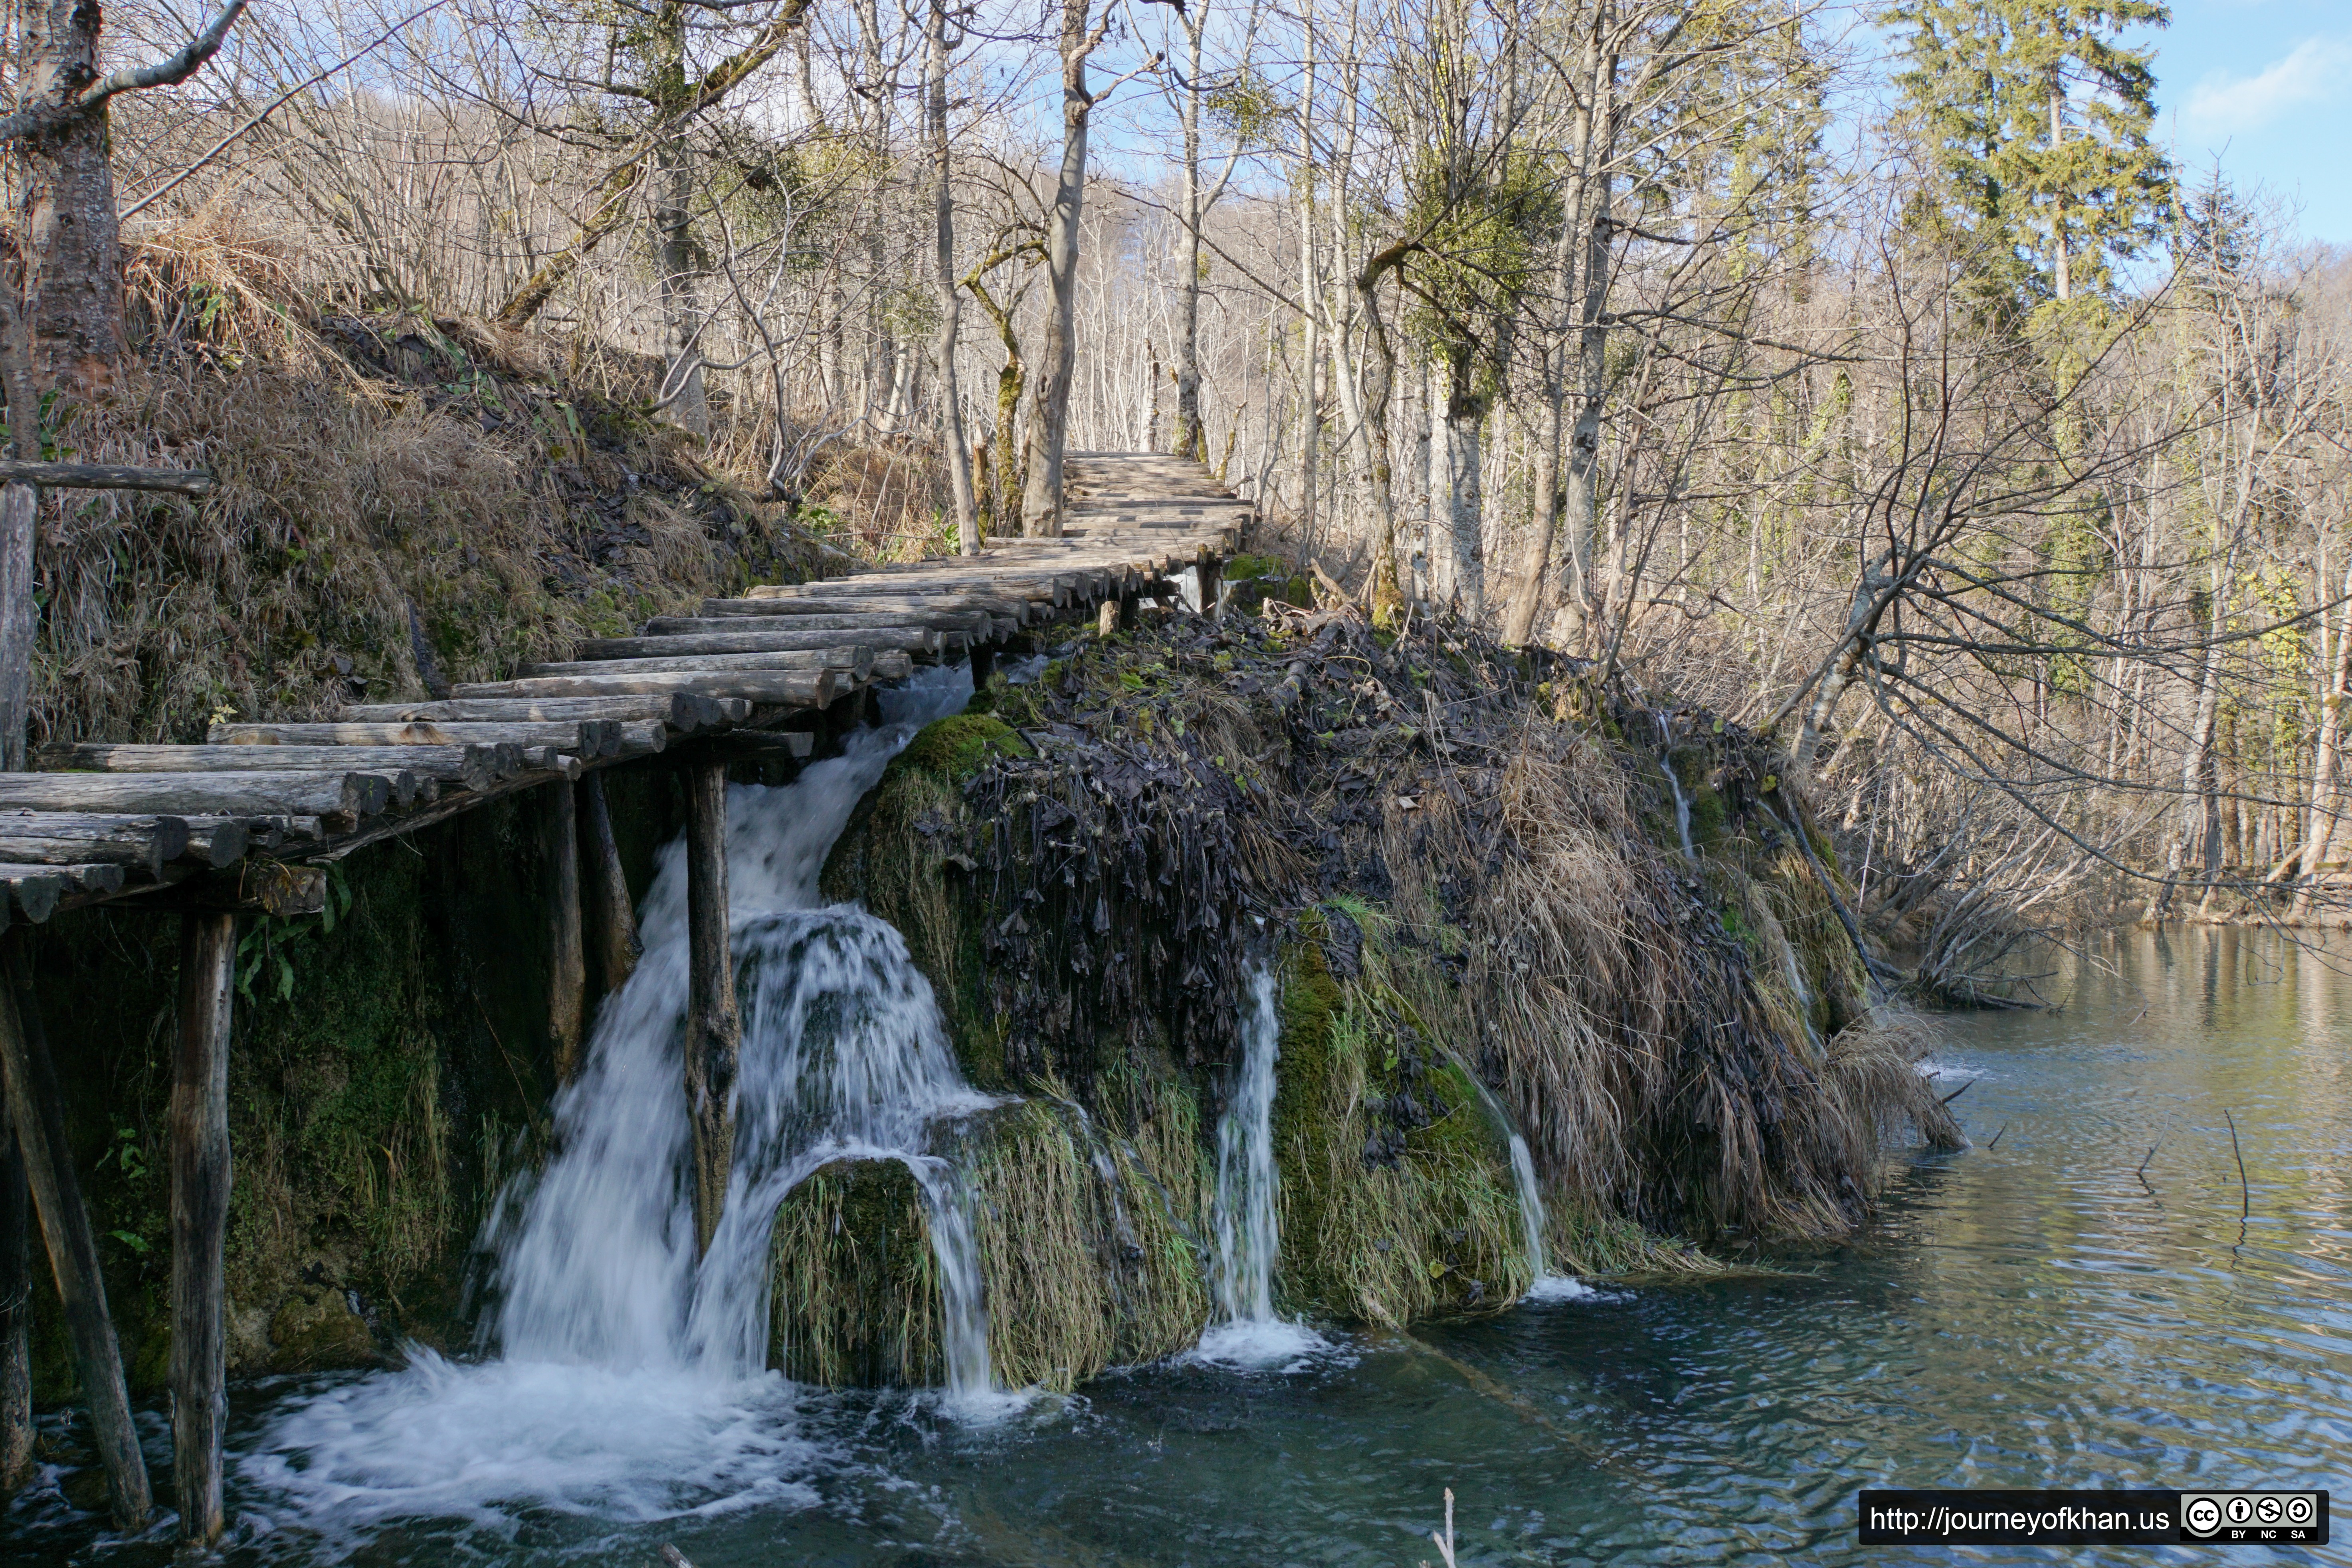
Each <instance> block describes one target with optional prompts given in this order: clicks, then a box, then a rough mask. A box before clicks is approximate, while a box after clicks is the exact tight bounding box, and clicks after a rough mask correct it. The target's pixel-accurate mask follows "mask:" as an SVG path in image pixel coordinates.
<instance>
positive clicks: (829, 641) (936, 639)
mask: <svg viewBox="0 0 2352 1568" xmlns="http://www.w3.org/2000/svg"><path fill="white" fill-rule="evenodd" d="M981 618H982V621H983V622H985V620H986V618H987V617H985V616H982V617H981ZM940 636H941V634H940V632H939V631H938V630H936V629H934V628H932V627H929V626H880V627H865V628H861V629H859V630H858V631H857V633H856V635H855V636H852V637H844V636H842V635H841V634H840V633H838V632H835V631H832V630H803V629H802V628H801V627H800V626H797V625H795V626H778V627H763V628H761V629H760V630H757V631H735V630H729V631H725V632H703V633H699V634H696V635H690V636H671V637H588V638H585V639H583V641H581V642H580V643H578V644H576V645H575V646H574V647H572V657H573V658H579V659H623V658H672V657H687V656H691V655H697V654H728V653H737V654H740V653H815V652H823V651H824V650H827V649H831V648H835V647H841V646H842V645H843V644H845V643H854V644H856V645H857V646H858V647H869V648H872V649H873V650H874V651H875V652H877V653H885V652H888V651H891V650H893V649H896V650H898V651H901V652H905V653H937V652H939V651H940Z"/></svg>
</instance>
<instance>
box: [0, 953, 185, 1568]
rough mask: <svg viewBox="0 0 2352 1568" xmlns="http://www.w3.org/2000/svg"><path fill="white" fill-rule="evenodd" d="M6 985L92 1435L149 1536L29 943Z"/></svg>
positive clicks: (0, 991) (12, 1114)
mask: <svg viewBox="0 0 2352 1568" xmlns="http://www.w3.org/2000/svg"><path fill="white" fill-rule="evenodd" d="M0 940H5V942H6V943H7V955H6V960H5V980H6V984H0V1075H4V1076H5V1088H6V1092H7V1096H8V1113H9V1118H10V1120H11V1121H13V1122H14V1123H15V1124H16V1142H17V1145H18V1147H20V1148H21V1149H22V1150H23V1151H24V1155H25V1174H26V1183H27V1184H28V1185H29V1186H30V1187H31V1188H32V1192H33V1207H34V1210H35V1211H36V1212H37V1214H38V1215H40V1218H41V1239H42V1241H43V1242H44V1243H45V1244H46V1245H47V1248H48V1254H49V1268H50V1271H51V1272H52V1273H53V1274H55V1275H56V1277H57V1282H58V1298H59V1300H62V1301H63V1303H64V1306H65V1319H66V1331H67V1333H68V1335H69V1336H70V1337H71V1339H72V1342H73V1352H74V1363H75V1366H76V1369H77V1370H78V1371H79V1373H80V1374H81V1388H82V1396H83V1397H84V1398H85V1399H87V1400H89V1425H90V1435H91V1436H92V1438H93V1439H94V1440H95V1441H96V1443H97V1445H98V1452H99V1458H100V1460H101V1461H102V1462H103V1463H104V1465H105V1467H106V1480H107V1490H108V1493H109V1494H110V1496H111V1498H112V1499H113V1502H114V1522H115V1524H116V1525H117V1526H118V1527H119V1528H121V1529H122V1530H126V1531H135V1530H143V1529H144V1528H146V1524H147V1516H148V1514H149V1513H150V1512H151V1511H152V1510H153V1507H154V1501H153V1498H152V1494H151V1493H150V1492H149V1490H148V1487H147V1467H146V1464H145V1462H144V1461H143V1460H142V1459H141V1458H140V1455H139V1433H138V1430H137V1428H135V1427H134V1426H132V1425H131V1398H130V1395H129V1394H127V1393H126V1392H125V1391H124V1388H123V1384H122V1349H121V1346H120V1345H119V1344H118V1343H116V1342H115V1338H114V1324H113V1321H112V1320H110V1318H109V1317H108V1315H107V1310H106V1281H105V1280H104V1279H101V1278H100V1275H99V1271H98V1241H97V1238H96V1237H93V1236H92V1235H91V1234H90V1228H89V1211H88V1210H87V1209H85V1208H84V1207H83V1206H82V1201H81V1184H80V1183H79V1181H78V1180H76V1178H75V1176H74V1165H73V1153H72V1151H71V1149H70V1148H69V1147H68V1145H67V1142H66V1119H65V1104H64V1101H63V1100H62V1099H61V1098H60V1097H59V1095H58V1080H57V1073H56V1071H55V1069H54V1068H52V1067H51V1066H50V1063H49V1047H48V1041H47V1038H46V1037H44V1036H43V1035H42V1033H41V1021H40V1013H39V1011H38V1009H37V1008H36V1007H35V1006H34V1005H33V992H32V986H31V984H30V979H29V975H28V973H27V972H26V966H25V958H24V952H23V950H22V949H21V948H20V947H19V946H18V945H17V943H18V942H20V941H21V940H22V939H21V938H20V937H19V936H18V935H17V933H16V932H14V931H11V932H9V933H8V935H7V936H6V937H5V939H0Z"/></svg>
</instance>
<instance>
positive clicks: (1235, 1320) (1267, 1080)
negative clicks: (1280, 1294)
mask: <svg viewBox="0 0 2352 1568" xmlns="http://www.w3.org/2000/svg"><path fill="white" fill-rule="evenodd" d="M1249 993H1250V994H1249V1013H1248V1016H1246V1017H1244V1019H1243V1021H1242V1059H1241V1063H1240V1066H1239V1067H1238V1068H1237V1069H1236V1070H1235V1074H1234V1086H1233V1092H1232V1094H1231V1095H1230V1096H1229V1097H1228V1098H1227V1100H1226V1102H1225V1113H1224V1115H1223V1117H1221V1118H1220V1119H1219V1120H1218V1122H1217V1192H1216V1199H1215V1206H1214V1208H1213V1211H1212V1216H1213V1219H1214V1221H1215V1224H1216V1242H1217V1256H1216V1258H1215V1263H1214V1267H1213V1270H1212V1274H1211V1279H1212V1282H1213V1284H1214V1286H1215V1288H1216V1297H1217V1310H1218V1312H1219V1314H1220V1318H1219V1321H1217V1322H1215V1323H1213V1324H1212V1325H1211V1326H1210V1328H1209V1331H1207V1332H1206V1333H1204V1334H1202V1336H1201V1342H1200V1344H1199V1345H1198V1346H1196V1347H1195V1348H1194V1350H1193V1352H1192V1354H1193V1356H1194V1358H1195V1359H1197V1360H1201V1361H1208V1362H1217V1363H1223V1364H1225V1365H1229V1366H1246V1367H1256V1368H1275V1367H1281V1368H1285V1369H1286V1368H1287V1367H1289V1366H1292V1365H1296V1364H1297V1363H1300V1361H1301V1360H1302V1358H1304V1357H1306V1356H1307V1355H1310V1354H1312V1353H1313V1352H1317V1351H1320V1350H1325V1349H1328V1343H1327V1342H1326V1341H1325V1340H1324V1339H1323V1337H1322V1336H1321V1335H1320V1334H1318V1333H1317V1332H1315V1331H1314V1330H1312V1329H1309V1328H1307V1327H1306V1326H1305V1325H1304V1324H1301V1323H1294V1322H1291V1321H1288V1320H1286V1319H1284V1318H1280V1317H1277V1316H1276V1314H1275V1310H1274V1268H1275V1264H1276V1261H1277V1260H1278V1259H1279V1258H1280V1257H1281V1255H1282V1232H1281V1220H1280V1211H1279V1208H1278V1205H1279V1203H1280V1200H1281V1195H1282V1194H1281V1175H1280V1173H1278V1172H1277V1171H1276V1167H1275V1163H1274V1090H1275V1076H1274V1064H1275V1063H1276V1060H1278V1059H1279V1058H1280V1057H1281V1054H1282V1051H1281V1044H1282V1018H1281V1015H1280V1013H1279V1012H1278V1011H1277V1010H1276V1006H1275V979H1274V972H1273V970H1271V969H1270V968H1267V967H1266V966H1265V965H1263V964H1261V965H1258V966H1256V967H1255V968H1253V969H1252V970H1251V972H1250V977H1249Z"/></svg>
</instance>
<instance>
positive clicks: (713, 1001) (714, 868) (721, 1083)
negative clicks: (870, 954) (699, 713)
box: [686, 763, 743, 1254]
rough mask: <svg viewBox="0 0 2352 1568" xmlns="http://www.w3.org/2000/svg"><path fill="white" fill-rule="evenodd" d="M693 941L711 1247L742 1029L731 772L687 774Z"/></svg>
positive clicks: (700, 1164)
mask: <svg viewBox="0 0 2352 1568" xmlns="http://www.w3.org/2000/svg"><path fill="white" fill-rule="evenodd" d="M686 934H687V953H688V992H687V994H688V1007H687V1023H686V1099H687V1104H688V1108H689V1110H690V1112H691V1114H692V1116H693V1118H694V1239H695V1250H696V1252H697V1254H700V1253H702V1252H706V1251H708V1250H709V1247H710V1237H711V1235H712V1233H713V1232H715V1231H717V1230H718V1228H719V1210H720V1209H721V1208H722V1207H723V1206H725V1204H726V1201H727V1173H728V1171H729V1169H730V1167H731V1166H732V1165H733V1164H734V1163H735V1106H734V1095H735V1062H736V1054H737V1052H738V1051H739V1049H740V1047H741V1046H742V1041H743V1021H742V1019H741V1018H740V1016H738V1014H737V1012H736V1009H735V960H734V955H733V953H732V952H730V951H729V949H728V945H727V764H726V763H695V764H693V765H692V766H690V767H688V769H687V770H686Z"/></svg>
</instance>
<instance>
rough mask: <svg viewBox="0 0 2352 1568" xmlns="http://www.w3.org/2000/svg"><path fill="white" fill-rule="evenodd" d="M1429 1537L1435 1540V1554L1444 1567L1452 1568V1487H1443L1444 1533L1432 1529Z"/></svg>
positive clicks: (1424, 1567)
mask: <svg viewBox="0 0 2352 1568" xmlns="http://www.w3.org/2000/svg"><path fill="white" fill-rule="evenodd" d="M1429 1539H1430V1540H1431V1541H1433V1542H1436V1545H1437V1554H1438V1555H1439V1556H1440V1557H1442V1558H1444V1560H1445V1568H1454V1489H1453V1488H1452V1487H1448V1488H1446V1489H1445V1533H1444V1534H1443V1535H1440V1534H1438V1533H1437V1531H1430V1532H1429ZM1421 1568H1429V1564H1428V1563H1423V1564H1422V1565H1421Z"/></svg>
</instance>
